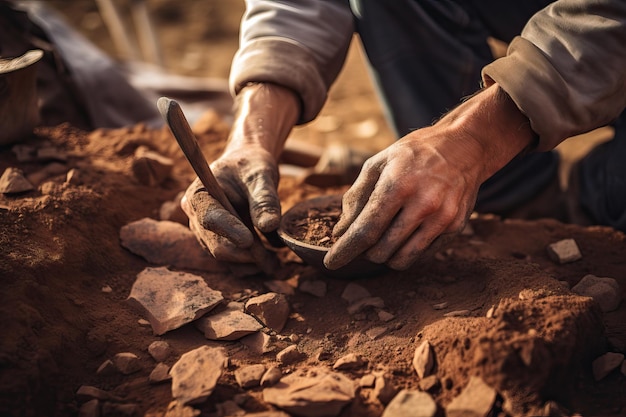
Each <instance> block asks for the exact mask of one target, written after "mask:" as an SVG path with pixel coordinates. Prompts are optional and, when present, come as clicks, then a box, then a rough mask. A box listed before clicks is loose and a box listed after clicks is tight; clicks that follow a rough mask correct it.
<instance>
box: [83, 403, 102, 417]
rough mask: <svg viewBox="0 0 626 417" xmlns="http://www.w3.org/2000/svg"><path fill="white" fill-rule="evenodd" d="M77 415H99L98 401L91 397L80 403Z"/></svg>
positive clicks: (92, 416)
mask: <svg viewBox="0 0 626 417" xmlns="http://www.w3.org/2000/svg"><path fill="white" fill-rule="evenodd" d="M78 417H100V401H98V400H96V399H93V400H89V401H87V402H86V403H85V404H83V405H81V406H80V409H79V410H78Z"/></svg>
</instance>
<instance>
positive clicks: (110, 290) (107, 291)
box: [100, 285, 113, 294]
mask: <svg viewBox="0 0 626 417" xmlns="http://www.w3.org/2000/svg"><path fill="white" fill-rule="evenodd" d="M100 291H102V292H103V293H105V294H111V293H112V292H113V288H111V287H110V286H108V285H105V286H104V287H102V288H101V289H100Z"/></svg>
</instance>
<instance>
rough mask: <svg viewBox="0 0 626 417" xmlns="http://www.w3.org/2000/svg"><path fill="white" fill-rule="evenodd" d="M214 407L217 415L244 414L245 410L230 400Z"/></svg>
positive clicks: (233, 416) (234, 415) (236, 416)
mask: <svg viewBox="0 0 626 417" xmlns="http://www.w3.org/2000/svg"><path fill="white" fill-rule="evenodd" d="M215 408H216V411H217V415H218V416H228V417H239V416H244V415H246V412H245V410H243V409H242V408H241V407H239V405H238V404H237V403H236V402H234V401H232V400H228V401H224V402H223V403H220V404H217V405H216V406H215Z"/></svg>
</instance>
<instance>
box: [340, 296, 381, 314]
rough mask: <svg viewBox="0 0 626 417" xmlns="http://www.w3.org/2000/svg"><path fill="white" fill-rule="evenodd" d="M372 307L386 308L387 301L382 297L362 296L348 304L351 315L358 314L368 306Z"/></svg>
mask: <svg viewBox="0 0 626 417" xmlns="http://www.w3.org/2000/svg"><path fill="white" fill-rule="evenodd" d="M370 307H373V308H384V307H385V301H383V299H382V298H380V297H365V298H361V299H359V300H357V301H355V302H354V303H352V304H350V305H349V306H348V313H349V314H351V315H352V314H357V313H359V312H361V311H362V310H365V309H366V308H370Z"/></svg>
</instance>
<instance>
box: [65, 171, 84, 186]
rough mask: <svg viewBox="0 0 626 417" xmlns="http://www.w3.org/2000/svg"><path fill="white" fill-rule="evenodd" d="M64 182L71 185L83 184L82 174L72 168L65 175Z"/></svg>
mask: <svg viewBox="0 0 626 417" xmlns="http://www.w3.org/2000/svg"><path fill="white" fill-rule="evenodd" d="M65 182H66V183H67V184H71V185H81V184H82V183H83V173H82V171H81V170H80V169H78V168H72V169H70V170H69V171H67V174H66V175H65Z"/></svg>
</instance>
